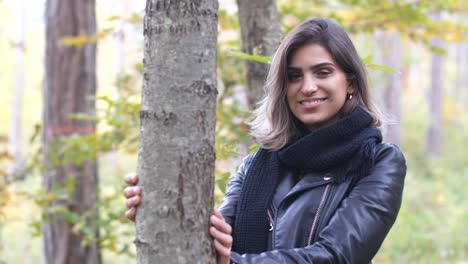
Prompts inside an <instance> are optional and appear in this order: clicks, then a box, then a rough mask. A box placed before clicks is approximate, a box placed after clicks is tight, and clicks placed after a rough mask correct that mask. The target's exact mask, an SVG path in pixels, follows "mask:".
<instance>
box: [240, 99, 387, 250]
mask: <svg viewBox="0 0 468 264" xmlns="http://www.w3.org/2000/svg"><path fill="white" fill-rule="evenodd" d="M371 122H372V117H371V116H370V115H369V114H368V113H367V112H366V111H365V110H364V109H363V108H362V107H359V106H358V107H356V109H354V110H353V112H352V113H350V114H349V115H347V116H345V117H344V118H342V119H340V120H338V121H337V122H336V123H334V124H332V125H330V126H327V127H325V128H322V129H319V130H316V131H313V132H308V133H305V134H304V135H303V136H302V137H298V138H297V139H295V140H293V142H291V143H290V144H288V145H287V146H286V147H284V148H283V149H281V150H279V151H270V150H266V149H263V148H261V149H260V150H259V151H258V152H257V153H256V154H255V156H254V158H253V160H252V163H251V164H250V166H249V167H248V170H247V172H246V175H245V179H244V182H243V185H242V191H241V196H240V198H239V201H238V204H237V211H236V218H235V222H234V233H233V238H234V246H233V250H234V251H235V252H237V253H239V254H244V253H260V252H264V251H266V250H267V239H268V227H269V223H268V218H267V209H268V207H269V205H270V203H271V199H272V196H273V193H274V191H275V188H276V185H277V183H278V181H279V177H280V175H282V173H281V171H282V170H283V169H285V168H293V169H297V170H302V171H316V172H322V171H323V172H332V175H334V176H333V181H334V182H335V183H340V182H342V181H344V180H346V178H347V177H351V176H348V175H352V177H353V180H358V179H360V178H361V177H364V176H366V175H367V173H368V172H369V171H370V169H371V168H372V166H373V164H374V153H373V150H374V146H375V145H376V144H378V143H380V142H381V141H382V134H381V133H380V131H379V130H377V129H374V128H370V127H369V126H370V125H371Z"/></svg>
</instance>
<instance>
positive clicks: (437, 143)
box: [426, 13, 445, 156]
mask: <svg viewBox="0 0 468 264" xmlns="http://www.w3.org/2000/svg"><path fill="white" fill-rule="evenodd" d="M433 20H434V21H440V13H434V14H433ZM431 45H433V46H435V47H437V48H440V49H443V48H444V46H445V44H444V41H443V40H442V39H441V38H438V37H434V38H432V39H431ZM431 56H432V57H431V73H430V76H431V77H430V78H431V85H430V88H429V95H428V97H429V128H428V131H427V137H426V150H427V152H428V153H429V154H430V155H433V156H439V155H440V151H441V144H442V139H441V138H442V128H443V125H442V95H443V94H442V90H443V84H444V77H445V74H444V66H445V55H442V54H437V53H432V55H431Z"/></svg>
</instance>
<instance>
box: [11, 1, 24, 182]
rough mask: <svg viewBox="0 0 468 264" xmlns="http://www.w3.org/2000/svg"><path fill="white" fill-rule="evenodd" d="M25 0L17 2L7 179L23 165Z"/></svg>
mask: <svg viewBox="0 0 468 264" xmlns="http://www.w3.org/2000/svg"><path fill="white" fill-rule="evenodd" d="M24 1H25V0H20V1H18V2H17V10H18V12H17V15H18V20H17V21H18V22H17V23H18V24H17V30H16V31H15V33H16V36H15V39H14V48H13V69H14V83H13V98H12V104H11V128H10V134H9V135H8V151H9V153H10V154H11V155H12V156H13V158H14V160H15V161H14V163H13V165H12V166H11V167H10V168H9V169H8V174H9V181H13V180H15V178H17V177H18V176H19V173H21V169H22V167H23V154H22V140H21V136H22V133H21V122H22V118H21V115H22V112H23V111H22V110H23V102H22V100H23V93H24V53H25V50H26V44H25V41H24V39H25V31H26V5H25V3H24Z"/></svg>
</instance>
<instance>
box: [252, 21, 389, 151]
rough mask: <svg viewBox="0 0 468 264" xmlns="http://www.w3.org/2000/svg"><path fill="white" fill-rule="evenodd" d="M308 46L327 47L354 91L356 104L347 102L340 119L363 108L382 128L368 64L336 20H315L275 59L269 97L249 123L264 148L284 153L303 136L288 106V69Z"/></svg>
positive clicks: (287, 42)
mask: <svg viewBox="0 0 468 264" xmlns="http://www.w3.org/2000/svg"><path fill="white" fill-rule="evenodd" d="M308 44H318V45H320V46H322V47H324V48H325V49H326V50H327V51H328V52H329V53H330V54H331V56H332V57H333V59H334V60H335V62H336V64H337V65H338V67H339V68H340V69H341V70H342V71H343V72H344V73H345V74H346V78H347V79H348V81H349V83H350V84H351V85H352V86H353V88H354V92H353V94H352V95H353V98H352V100H346V102H345V104H344V105H343V107H342V108H341V110H340V112H339V115H340V118H341V117H343V116H345V115H347V114H349V113H350V112H351V111H352V110H353V109H354V108H355V107H356V106H358V105H360V106H361V107H363V108H364V109H365V110H366V111H367V112H368V113H369V114H370V115H371V116H372V117H373V122H372V124H371V127H375V128H379V127H380V125H381V121H380V114H379V112H378V110H377V108H376V107H375V106H374V105H373V104H372V102H371V100H370V95H369V89H368V81H367V75H366V71H365V67H364V64H363V62H362V61H361V59H360V58H359V55H358V54H357V51H356V49H355V47H354V45H353V42H352V41H351V39H350V38H349V36H348V35H347V34H346V32H344V30H343V29H342V28H341V27H340V26H339V25H338V24H337V23H336V22H334V21H333V20H332V19H328V18H315V19H311V20H308V21H305V22H303V23H301V24H300V25H299V26H297V27H296V28H295V29H293V30H292V31H291V32H290V33H289V34H288V35H287V36H286V37H285V38H284V40H283V41H282V43H281V45H280V46H279V47H278V49H277V51H276V52H275V54H274V56H273V59H272V62H271V65H270V70H269V72H268V75H267V79H266V82H265V86H264V91H265V95H264V97H263V99H262V100H261V101H260V102H259V103H258V104H257V108H256V110H255V118H254V119H253V120H252V121H251V122H250V123H249V125H250V128H251V129H250V134H251V135H252V136H253V137H254V138H255V139H256V140H257V142H258V143H260V144H261V146H262V147H263V148H266V149H271V150H278V149H281V148H282V147H284V146H285V145H286V144H287V143H288V142H289V141H290V140H291V139H292V138H294V137H295V136H296V135H297V134H298V133H299V132H300V131H299V128H298V126H297V122H300V121H299V120H298V119H297V118H296V117H295V116H294V115H293V113H292V112H291V110H290V109H289V106H288V103H287V98H286V93H287V81H288V80H287V67H288V65H289V64H290V61H291V57H292V54H293V53H294V52H295V51H296V50H297V49H299V48H300V47H302V46H304V45H308Z"/></svg>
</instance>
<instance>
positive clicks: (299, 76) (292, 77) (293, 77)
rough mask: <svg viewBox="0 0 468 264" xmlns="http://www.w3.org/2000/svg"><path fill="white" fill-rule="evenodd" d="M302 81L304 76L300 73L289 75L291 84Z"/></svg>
mask: <svg viewBox="0 0 468 264" xmlns="http://www.w3.org/2000/svg"><path fill="white" fill-rule="evenodd" d="M300 79H302V74H300V73H289V74H288V80H289V81H291V82H294V81H298V80H300Z"/></svg>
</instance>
